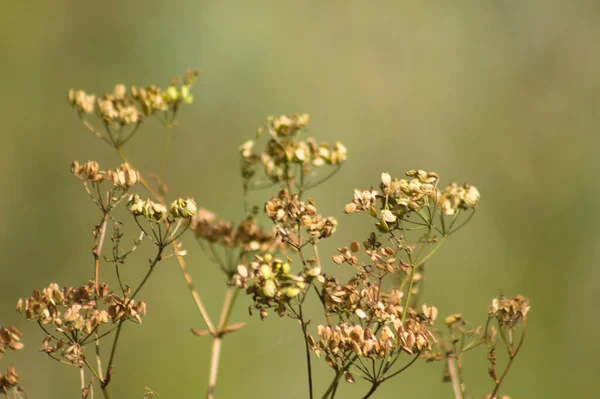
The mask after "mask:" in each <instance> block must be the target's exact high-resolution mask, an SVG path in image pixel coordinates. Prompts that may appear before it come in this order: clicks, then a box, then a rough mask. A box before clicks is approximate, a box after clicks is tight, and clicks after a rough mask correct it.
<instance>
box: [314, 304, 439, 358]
mask: <svg viewBox="0 0 600 399" xmlns="http://www.w3.org/2000/svg"><path fill="white" fill-rule="evenodd" d="M383 307H384V305H383V304H381V306H380V315H381V314H383V313H385V310H383V309H382V308H383ZM436 315H437V309H435V308H433V307H431V308H430V307H427V306H426V305H423V313H417V312H415V311H414V310H412V309H410V310H409V311H408V312H407V314H406V317H405V318H404V321H403V320H402V318H400V317H397V316H396V313H391V314H387V315H385V317H384V319H386V320H387V321H386V322H382V323H379V324H377V327H375V330H373V329H372V328H371V327H364V326H363V325H362V324H357V323H348V322H344V323H340V324H338V325H335V326H333V327H331V326H324V325H319V326H317V334H318V341H317V340H315V339H314V338H312V337H310V338H309V343H310V345H311V348H312V350H313V351H314V352H315V354H316V355H317V356H320V355H321V354H323V353H324V354H325V355H326V359H327V362H328V363H329V365H330V366H331V367H333V368H334V369H336V370H339V369H340V368H341V367H342V366H343V364H344V363H345V362H347V361H348V360H349V359H351V358H353V357H354V356H358V357H362V358H370V359H379V360H384V359H386V358H388V357H389V356H393V355H396V354H399V352H401V351H402V352H406V353H408V354H414V353H421V352H423V351H426V350H429V349H430V348H431V344H432V343H433V342H435V337H434V336H433V334H432V333H431V332H430V331H429V326H431V325H432V324H433V321H434V319H435V317H436ZM364 317H366V318H369V317H370V316H369V315H368V314H365V315H364Z"/></svg>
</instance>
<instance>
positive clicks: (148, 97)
mask: <svg viewBox="0 0 600 399" xmlns="http://www.w3.org/2000/svg"><path fill="white" fill-rule="evenodd" d="M197 76H198V71H197V70H189V71H186V74H185V76H184V82H183V84H181V85H179V84H178V82H177V81H174V82H173V83H172V84H171V85H170V86H169V87H167V89H165V90H161V89H160V88H158V87H156V86H154V85H151V86H148V87H146V88H137V87H135V86H131V87H130V89H129V90H128V89H127V87H126V86H125V85H123V84H117V85H115V87H114V89H113V91H112V93H108V94H105V95H103V96H100V97H96V96H95V95H94V94H88V93H86V92H85V91H83V90H77V91H75V90H73V89H71V90H69V95H68V100H69V103H70V104H71V105H72V106H73V108H75V110H76V111H77V112H78V113H79V114H91V113H93V112H94V111H95V112H96V114H97V115H98V116H99V117H100V118H101V119H102V120H103V122H104V123H105V124H106V125H119V126H127V125H136V124H139V123H141V122H142V121H143V119H144V117H146V116H150V115H152V114H154V113H155V112H157V111H167V110H174V109H177V108H178V107H179V106H180V104H182V103H184V104H190V103H192V101H193V96H192V95H191V94H190V86H191V84H192V83H193V82H194V80H195V78H196V77H197Z"/></svg>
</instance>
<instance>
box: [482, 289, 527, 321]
mask: <svg viewBox="0 0 600 399" xmlns="http://www.w3.org/2000/svg"><path fill="white" fill-rule="evenodd" d="M529 309H530V306H529V299H528V298H525V297H523V296H521V295H516V296H515V297H514V298H512V299H508V298H505V297H504V296H502V295H501V296H500V297H498V298H494V300H493V301H492V304H491V305H490V307H489V309H488V313H489V314H490V315H491V316H494V317H495V318H496V320H498V322H499V323H500V325H501V326H506V327H508V328H514V327H515V326H516V325H517V323H519V322H520V321H523V322H526V320H527V313H528V312H529Z"/></svg>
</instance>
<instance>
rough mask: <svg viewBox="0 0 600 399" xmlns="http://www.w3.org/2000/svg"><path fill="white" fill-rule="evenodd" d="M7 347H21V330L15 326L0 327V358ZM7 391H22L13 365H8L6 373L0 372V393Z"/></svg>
mask: <svg viewBox="0 0 600 399" xmlns="http://www.w3.org/2000/svg"><path fill="white" fill-rule="evenodd" d="M7 348H8V349H10V350H13V351H16V350H19V349H23V343H22V342H21V331H19V330H18V329H17V328H16V327H15V326H10V327H8V328H5V327H0V358H2V356H3V355H4V354H5V353H6V349H7ZM9 391H16V392H22V391H23V390H22V388H21V386H20V385H19V375H18V374H17V372H16V371H15V368H14V367H13V366H10V367H8V369H7V370H6V373H4V374H2V373H0V394H5V395H6V394H7V393H8V392H9Z"/></svg>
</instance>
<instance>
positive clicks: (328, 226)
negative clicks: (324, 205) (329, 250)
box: [265, 190, 337, 240]
mask: <svg viewBox="0 0 600 399" xmlns="http://www.w3.org/2000/svg"><path fill="white" fill-rule="evenodd" d="M265 213H266V215H267V217H268V218H269V219H271V220H272V221H273V222H274V223H275V225H276V226H277V231H278V232H279V234H280V235H281V236H282V237H284V238H286V239H291V238H292V236H293V235H294V232H296V233H298V230H299V229H300V228H304V229H305V230H306V231H307V232H308V235H309V237H310V238H311V239H313V240H317V239H322V238H327V237H330V236H331V235H332V234H333V233H334V232H335V230H336V228H337V220H335V218H334V217H326V218H325V217H323V216H321V215H319V214H318V213H317V208H316V207H315V204H314V202H313V201H312V200H311V199H309V203H308V204H305V203H304V202H302V201H300V200H299V199H298V194H292V195H290V194H289V193H288V191H287V190H281V191H280V192H279V195H278V196H277V197H271V199H270V200H269V201H268V202H267V203H266V205H265Z"/></svg>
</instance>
